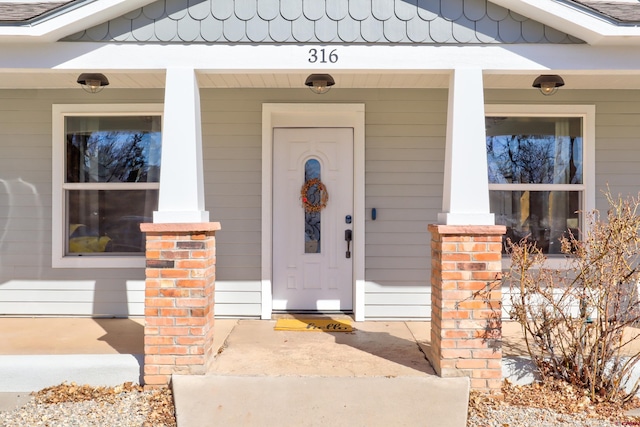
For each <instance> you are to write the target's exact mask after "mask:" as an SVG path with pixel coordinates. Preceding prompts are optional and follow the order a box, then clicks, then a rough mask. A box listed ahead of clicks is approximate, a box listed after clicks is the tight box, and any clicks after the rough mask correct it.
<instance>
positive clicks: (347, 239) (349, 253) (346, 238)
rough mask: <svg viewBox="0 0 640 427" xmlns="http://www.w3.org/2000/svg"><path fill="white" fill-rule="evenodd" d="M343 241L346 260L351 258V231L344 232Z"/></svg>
mask: <svg viewBox="0 0 640 427" xmlns="http://www.w3.org/2000/svg"><path fill="white" fill-rule="evenodd" d="M344 240H345V241H346V242H347V253H346V257H347V258H351V240H353V231H352V230H344Z"/></svg>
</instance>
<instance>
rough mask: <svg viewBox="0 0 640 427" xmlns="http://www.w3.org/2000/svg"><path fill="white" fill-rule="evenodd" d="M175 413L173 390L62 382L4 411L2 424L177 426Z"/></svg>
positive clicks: (25, 426)
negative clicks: (92, 385)
mask: <svg viewBox="0 0 640 427" xmlns="http://www.w3.org/2000/svg"><path fill="white" fill-rule="evenodd" d="M174 413H175V411H174V407H173V397H172V395H171V391H170V390H169V389H161V390H154V391H142V388H141V387H139V386H137V385H132V384H123V385H121V386H117V387H89V386H78V385H75V384H61V385H59V386H56V387H50V388H47V389H44V390H41V391H39V392H37V393H34V394H33V396H32V397H31V399H30V400H29V401H28V402H27V403H26V404H25V405H24V406H22V407H20V408H16V409H15V410H13V411H10V412H0V426H2V427H30V426H42V427H152V426H153V427H175V426H176V422H175V416H174Z"/></svg>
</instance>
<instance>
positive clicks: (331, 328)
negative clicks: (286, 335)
mask: <svg viewBox="0 0 640 427" xmlns="http://www.w3.org/2000/svg"><path fill="white" fill-rule="evenodd" d="M274 329H275V330H276V331H301V332H305V331H307V332H352V331H353V328H352V327H351V321H350V320H349V319H327V318H313V317H311V318H302V319H278V320H277V322H276V326H275V328H274Z"/></svg>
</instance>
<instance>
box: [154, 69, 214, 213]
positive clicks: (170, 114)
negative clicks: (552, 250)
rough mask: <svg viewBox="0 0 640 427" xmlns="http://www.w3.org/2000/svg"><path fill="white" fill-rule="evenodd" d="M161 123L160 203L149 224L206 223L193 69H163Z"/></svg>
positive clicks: (198, 94)
mask: <svg viewBox="0 0 640 427" xmlns="http://www.w3.org/2000/svg"><path fill="white" fill-rule="evenodd" d="M163 122H164V123H163V127H162V162H161V166H160V199H159V202H158V210H157V211H156V212H154V213H153V222H154V223H200V222H209V212H208V211H205V210H204V174H203V161H202V123H201V118H200V89H199V87H198V80H197V78H196V73H195V70H194V69H192V68H169V69H167V77H166V87H165V97H164V117H163Z"/></svg>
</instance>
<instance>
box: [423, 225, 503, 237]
mask: <svg viewBox="0 0 640 427" xmlns="http://www.w3.org/2000/svg"><path fill="white" fill-rule="evenodd" d="M429 231H430V232H431V233H437V234H462V235H467V236H468V235H494V236H495V235H496V234H500V235H502V234H505V233H506V232H507V226H506V225H442V224H429Z"/></svg>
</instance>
